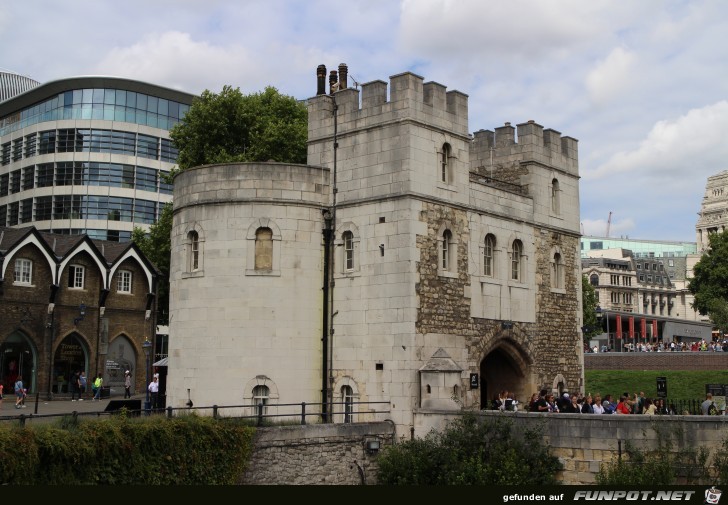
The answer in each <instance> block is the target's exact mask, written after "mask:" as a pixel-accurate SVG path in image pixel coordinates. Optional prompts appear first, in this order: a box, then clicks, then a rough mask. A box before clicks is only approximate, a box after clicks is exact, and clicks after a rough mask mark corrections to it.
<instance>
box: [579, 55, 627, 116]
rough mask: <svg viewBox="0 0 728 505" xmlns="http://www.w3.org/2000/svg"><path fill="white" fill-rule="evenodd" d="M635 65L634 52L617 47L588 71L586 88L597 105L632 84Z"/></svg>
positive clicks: (604, 102) (602, 103) (615, 95)
mask: <svg viewBox="0 0 728 505" xmlns="http://www.w3.org/2000/svg"><path fill="white" fill-rule="evenodd" d="M636 65H637V57H636V56H635V54H634V53H633V52H631V51H629V50H627V49H625V48H623V47H617V48H615V49H614V50H612V52H610V53H609V55H608V56H607V57H606V59H604V60H603V61H601V62H599V63H598V64H597V65H596V67H595V68H594V69H593V70H592V71H591V72H589V74H588V75H587V77H586V88H587V90H588V92H589V95H590V98H591V100H592V101H593V102H595V103H597V104H598V105H605V104H607V103H609V102H610V101H611V100H612V99H613V98H615V97H618V96H619V95H620V94H622V93H623V92H624V91H627V90H629V89H630V88H631V87H633V85H634V80H635V78H634V74H635V70H636Z"/></svg>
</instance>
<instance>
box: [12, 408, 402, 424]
mask: <svg viewBox="0 0 728 505" xmlns="http://www.w3.org/2000/svg"><path fill="white" fill-rule="evenodd" d="M324 405H326V406H327V407H329V408H333V406H340V408H341V411H338V412H330V411H329V412H326V413H323V406H324ZM376 405H385V406H387V407H389V405H390V402H331V403H306V402H301V403H273V404H271V403H269V404H263V403H258V404H244V405H211V406H204V407H194V406H192V407H177V408H174V407H166V408H149V409H134V410H130V409H127V408H126V407H122V408H120V409H118V410H110V411H106V410H102V411H96V412H78V411H73V412H65V413H56V414H37V413H32V414H23V413H21V414H19V415H15V416H0V421H11V422H12V421H16V422H18V423H19V424H20V426H25V425H26V423H27V422H35V421H38V422H42V421H46V422H47V421H52V420H53V419H57V418H65V417H71V418H72V419H73V420H74V421H75V420H77V419H78V418H89V417H103V416H112V415H119V414H121V413H122V412H124V413H126V415H129V416H132V417H138V416H142V415H144V416H148V415H165V416H166V417H168V418H171V417H174V416H175V415H179V414H185V413H186V414H189V413H193V412H210V413H211V415H212V417H213V418H215V419H223V418H225V419H249V420H251V421H253V422H254V424H255V425H256V426H264V425H267V424H270V425H273V424H276V423H274V422H273V420H275V419H284V418H287V419H288V420H289V421H290V424H292V423H295V424H302V425H305V424H307V423H308V422H311V420H313V421H314V422H316V421H318V423H319V424H324V423H327V422H339V423H352V422H357V421H358V420H359V418H361V417H363V416H368V415H370V414H389V413H390V409H389V408H386V409H383V410H378V409H377V408H366V409H364V407H363V406H367V407H368V406H376ZM312 409H313V411H312ZM363 409H364V410H363ZM226 413H228V414H229V415H225V414H226ZM284 423H285V420H284V422H283V423H279V424H284Z"/></svg>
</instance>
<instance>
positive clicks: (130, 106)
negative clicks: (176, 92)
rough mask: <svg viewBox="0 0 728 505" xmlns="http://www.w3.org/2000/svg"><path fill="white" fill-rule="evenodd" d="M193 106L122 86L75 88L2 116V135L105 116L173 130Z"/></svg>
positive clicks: (106, 119) (109, 118) (0, 124)
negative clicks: (28, 128) (65, 121)
mask: <svg viewBox="0 0 728 505" xmlns="http://www.w3.org/2000/svg"><path fill="white" fill-rule="evenodd" d="M189 109H190V106H189V105H187V104H184V103H180V102H175V101H172V100H166V99H164V98H158V97H155V96H152V95H146V94H144V93H135V92H134V91H126V90H121V89H100V88H94V89H75V90H70V91H65V92H63V93H59V94H57V95H55V96H53V97H51V98H48V99H46V100H43V101H42V102H39V103H37V104H35V105H32V106H30V107H26V108H24V109H22V110H20V111H18V112H14V113H13V114H11V115H9V116H6V117H3V118H2V119H0V136H3V135H7V134H9V133H12V132H14V131H16V130H19V129H21V128H25V127H27V126H31V125H34V124H38V123H43V122H46V121H60V120H63V119H103V120H105V121H120V122H125V123H135V124H140V125H145V126H151V127H153V128H159V129H162V130H170V129H171V128H172V127H173V126H174V125H175V124H177V123H179V121H180V119H182V118H184V116H185V114H186V113H187V111H188V110H189Z"/></svg>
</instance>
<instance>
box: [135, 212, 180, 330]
mask: <svg viewBox="0 0 728 505" xmlns="http://www.w3.org/2000/svg"><path fill="white" fill-rule="evenodd" d="M131 240H132V241H133V242H134V243H135V244H136V245H137V246H138V247H139V249H141V250H142V252H143V253H144V255H145V256H146V257H147V259H148V260H149V261H151V262H152V263H154V266H156V267H157V269H158V270H159V277H158V278H157V314H158V316H157V319H158V322H159V323H160V324H166V323H167V321H169V262H170V256H171V250H172V203H167V204H165V205H164V207H162V210H161V211H160V212H159V219H158V220H157V222H156V223H154V224H152V225H151V226H150V227H149V233H146V232H145V231H144V230H143V229H141V228H139V227H134V231H133V232H132V235H131Z"/></svg>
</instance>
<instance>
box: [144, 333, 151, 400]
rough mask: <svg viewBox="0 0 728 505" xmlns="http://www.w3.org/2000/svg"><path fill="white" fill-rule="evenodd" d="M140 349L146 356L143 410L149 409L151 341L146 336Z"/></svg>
mask: <svg viewBox="0 0 728 505" xmlns="http://www.w3.org/2000/svg"><path fill="white" fill-rule="evenodd" d="M142 349H143V350H144V356H145V357H146V363H147V366H146V367H145V369H144V370H145V372H146V383H145V384H144V389H145V390H146V391H147V396H146V398H147V399H146V400H145V401H144V410H145V411H149V353H150V352H151V351H152V343H151V342H150V341H149V339H148V338H146V337H145V338H144V343H143V344H142Z"/></svg>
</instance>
